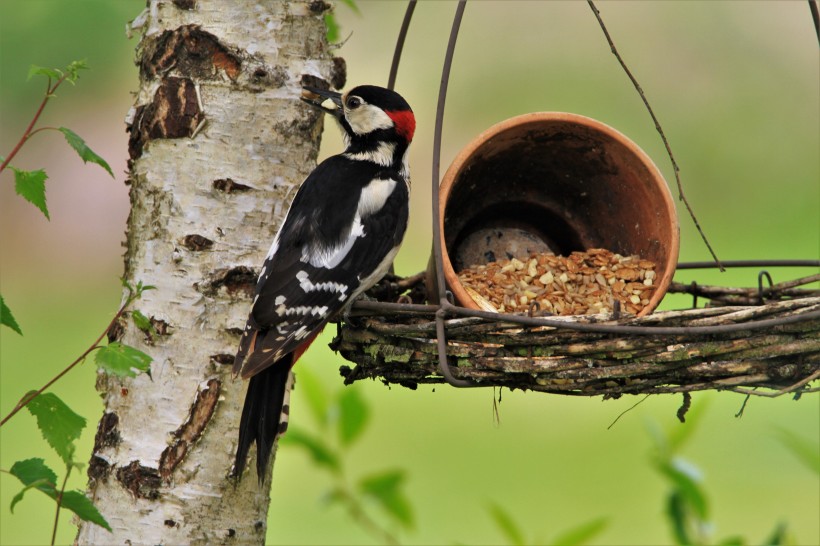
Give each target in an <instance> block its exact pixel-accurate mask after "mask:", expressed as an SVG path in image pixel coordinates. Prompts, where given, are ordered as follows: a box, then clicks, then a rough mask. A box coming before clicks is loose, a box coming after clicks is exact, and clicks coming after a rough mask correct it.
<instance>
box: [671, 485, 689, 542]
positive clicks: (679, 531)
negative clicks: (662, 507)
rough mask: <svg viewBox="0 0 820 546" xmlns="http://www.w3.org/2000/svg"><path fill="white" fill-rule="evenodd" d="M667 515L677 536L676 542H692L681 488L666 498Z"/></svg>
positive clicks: (673, 532)
mask: <svg viewBox="0 0 820 546" xmlns="http://www.w3.org/2000/svg"><path fill="white" fill-rule="evenodd" d="M666 517H667V518H669V523H670V524H671V525H672V535H673V536H674V537H675V544H678V545H680V546H685V545H689V544H692V541H691V540H689V530H688V528H687V520H688V511H687V510H686V501H685V500H684V499H683V495H681V493H680V491H679V490H674V491H672V493H670V494H669V497H668V498H667V500H666Z"/></svg>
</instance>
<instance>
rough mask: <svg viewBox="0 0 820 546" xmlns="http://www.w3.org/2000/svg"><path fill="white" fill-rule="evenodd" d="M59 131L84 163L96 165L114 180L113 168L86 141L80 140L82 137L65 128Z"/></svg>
mask: <svg viewBox="0 0 820 546" xmlns="http://www.w3.org/2000/svg"><path fill="white" fill-rule="evenodd" d="M58 130H59V131H60V132H61V133H63V135H65V139H66V142H68V144H69V145H70V146H71V147H72V148H74V151H75V152H77V155H79V156H80V159H82V160H83V163H88V162H89V161H90V162H91V163H96V164H97V165H99V166H100V167H102V168H103V169H105V170H106V171H108V174H110V175H111V178H114V172H113V171H112V170H111V167H110V166H109V165H108V163H107V162H106V161H105V159H103V158H101V157H100V156H98V155H97V154H95V153H94V151H93V150H92V149H91V148H89V147H88V145H87V144H86V143H85V141H84V140H83V139H82V138H80V136H79V135H78V134H77V133H75V132H74V131H72V130H71V129H67V128H65V127H60V128H59V129H58Z"/></svg>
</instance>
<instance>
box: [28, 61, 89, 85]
mask: <svg viewBox="0 0 820 546" xmlns="http://www.w3.org/2000/svg"><path fill="white" fill-rule="evenodd" d="M80 70H88V64H87V63H86V62H85V60H82V61H72V62H71V63H70V64H69V65H68V66H67V67H66V68H65V70H60V69H59V68H46V67H43V66H37V65H35V64H33V65H31V66H30V67H29V69H28V79H29V80H30V79H31V78H33V77H34V76H45V77H47V78H48V79H50V80H58V81H59V80H63V79H64V80H66V81H68V82H69V83H72V84H73V83H76V82H77V80H78V79H80Z"/></svg>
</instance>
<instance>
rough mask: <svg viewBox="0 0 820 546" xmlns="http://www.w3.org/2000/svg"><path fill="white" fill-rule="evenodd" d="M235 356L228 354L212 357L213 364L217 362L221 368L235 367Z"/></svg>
mask: <svg viewBox="0 0 820 546" xmlns="http://www.w3.org/2000/svg"><path fill="white" fill-rule="evenodd" d="M233 361H234V355H232V354H228V353H220V354H218V355H211V362H216V363H217V364H219V365H220V366H230V365H233Z"/></svg>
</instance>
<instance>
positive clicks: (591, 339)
mask: <svg viewBox="0 0 820 546" xmlns="http://www.w3.org/2000/svg"><path fill="white" fill-rule="evenodd" d="M817 311H820V297H804V298H799V299H790V300H784V301H777V302H773V303H768V304H764V305H755V306H732V307H726V306H724V307H708V308H699V309H689V310H682V311H665V312H658V313H655V314H652V315H649V316H646V317H641V318H634V317H633V318H625V319H621V320H618V321H612V320H606V317H603V316H600V315H599V316H584V317H567V318H566V320H568V321H575V322H586V323H598V324H619V325H627V326H652V327H667V326H672V327H681V326H684V327H688V326H695V327H703V326H718V325H727V324H743V323H750V324H751V323H752V322H756V321H760V320H762V319H775V318H777V319H785V321H784V323H780V324H778V325H774V326H771V327H768V328H765V329H749V330H745V329H743V330H738V331H731V332H721V333H716V334H709V335H704V334H703V333H700V334H698V335H635V334H627V333H624V334H615V333H587V332H577V331H570V330H566V329H562V328H554V327H547V326H536V327H526V326H521V325H519V324H511V323H508V322H499V321H497V320H496V321H493V320H488V319H484V318H473V317H467V318H465V317H460V318H451V319H448V320H446V321H445V326H446V339H447V345H446V353H447V361H448V363H449V365H450V368H451V370H452V373H453V375H454V376H455V377H456V378H461V379H471V380H473V381H476V382H478V383H479V384H481V385H486V386H503V387H508V388H518V389H528V390H534V391H541V392H549V393H557V394H565V395H576V396H577V395H580V396H596V395H605V396H609V397H612V396H619V395H621V394H655V393H672V392H687V391H696V390H705V389H730V390H737V391H739V392H748V393H750V394H762V395H767V396H773V395H778V394H783V393H785V392H792V391H794V392H800V391H805V390H807V389H808V390H815V389H810V385H808V384H809V383H810V382H811V381H812V380H814V379H817V378H818V377H820V318H818V317H817V316H816V313H817ZM809 313H811V314H812V315H815V316H811V315H808V316H806V319H803V318H802V317H801V315H807V314H809ZM790 317H791V318H790ZM499 320H503V315H499ZM559 320H563V319H559ZM789 320H791V321H792V322H789ZM353 322H354V324H355V326H354V324H341V325H340V326H339V331H338V335H337V338H336V340H335V341H334V348H335V349H336V350H337V351H338V352H339V353H340V354H341V355H342V356H343V357H344V358H345V359H347V360H349V361H351V362H354V363H355V364H356V366H355V367H354V368H350V367H347V366H345V367H343V368H342V370H341V372H342V375H344V376H345V377H346V382H348V383H349V382H353V381H356V380H359V379H364V378H379V379H381V380H382V381H384V382H385V383H398V384H401V385H405V386H408V387H415V385H417V384H418V383H441V382H443V381H444V379H443V377H442V375H441V374H440V373H439V371H438V347H437V336H436V323H435V315H434V312H433V311H430V312H429V313H426V314H424V313H422V314H418V313H416V314H413V315H410V314H401V313H395V314H393V313H391V314H382V315H370V316H363V317H358V318H356V319H355V320H354V321H353ZM807 385H808V386H807ZM757 388H764V389H769V390H767V391H755V390H752V389H757Z"/></svg>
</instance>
